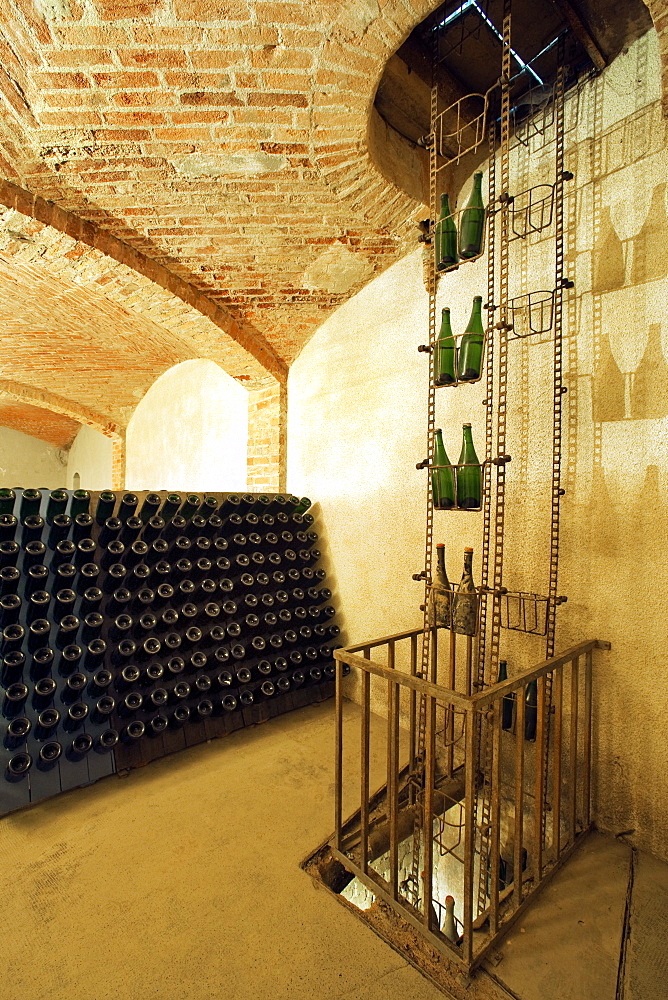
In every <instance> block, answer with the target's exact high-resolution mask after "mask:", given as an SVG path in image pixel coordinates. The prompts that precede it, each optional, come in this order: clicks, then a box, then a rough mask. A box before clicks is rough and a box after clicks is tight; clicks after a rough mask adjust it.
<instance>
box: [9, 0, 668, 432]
mask: <svg viewBox="0 0 668 1000" xmlns="http://www.w3.org/2000/svg"><path fill="white" fill-rule="evenodd" d="M437 6H438V4H437V3H435V2H433V0H284V2H271V0H219V2H215V0H0V18H1V30H0V177H4V179H5V180H4V181H2V180H0V201H2V203H3V204H4V205H5V206H7V207H8V209H9V210H8V211H6V212H5V213H4V214H3V215H2V216H0V320H1V321H2V328H3V337H2V342H1V343H0V372H1V374H0V392H2V391H3V379H4V380H6V381H13V382H14V383H18V384H19V386H27V387H33V388H34V389H35V390H43V391H44V392H45V393H47V394H51V395H52V396H53V398H54V399H56V400H59V401H61V403H63V405H62V406H60V411H61V413H62V414H63V417H64V419H65V420H72V419H74V420H76V419H77V414H76V406H79V407H81V408H82V412H85V414H88V415H89V416H90V415H91V414H92V415H93V416H94V417H95V419H99V421H100V422H101V423H104V422H106V421H108V422H111V423H113V424H114V425H115V426H123V424H125V423H126V422H127V418H128V416H129V413H130V412H131V410H132V408H133V406H134V405H136V403H137V401H138V399H139V398H141V396H142V395H143V393H144V392H145V391H146V390H147V388H148V387H149V385H150V384H151V382H152V381H153V380H154V379H155V378H156V377H157V376H158V375H159V374H160V373H161V372H163V371H164V370H165V369H166V368H168V367H169V366H170V365H172V364H175V363H177V362H178V361H182V360H186V359H188V358H193V357H208V358H213V359H215V360H217V361H219V363H220V364H222V365H223V367H224V368H225V369H226V370H227V371H228V372H229V373H230V374H231V375H232V376H234V377H237V378H240V379H242V380H244V382H245V383H246V384H247V385H249V387H253V386H255V385H261V384H262V382H263V378H264V382H265V383H266V376H267V373H268V372H269V373H270V374H271V375H272V376H273V377H274V378H277V379H278V380H279V381H284V380H285V375H286V372H287V367H288V366H289V364H290V362H291V361H292V360H293V359H294V357H295V356H296V354H297V353H298V352H299V350H300V348H301V347H302V346H303V344H304V343H305V341H306V340H307V339H308V337H309V336H310V335H311V334H312V333H313V331H314V330H315V329H316V327H317V326H318V324H319V323H320V322H322V320H323V319H324V318H325V317H326V316H327V315H328V313H330V312H331V311H332V310H333V309H334V308H336V306H338V305H339V304H340V303H341V302H342V301H344V300H345V299H346V298H347V297H349V296H350V295H351V294H353V293H354V292H355V291H357V290H358V289H359V288H361V287H362V286H363V285H364V284H365V283H366V282H367V281H368V280H370V279H371V278H372V277H373V275H374V274H375V273H378V272H379V271H381V270H383V269H384V268H386V267H387V266H388V265H389V264H390V263H392V262H393V261H394V260H396V259H397V257H398V256H400V255H401V254H403V253H405V252H406V249H407V248H408V247H410V246H413V245H415V243H414V240H415V221H416V219H418V218H421V217H422V214H423V211H424V209H423V208H422V207H421V206H420V205H419V204H418V203H417V202H416V201H413V200H411V199H410V198H409V197H408V196H407V195H405V194H404V193H402V192H400V191H398V190H397V189H396V188H395V187H394V186H393V185H392V184H390V183H389V182H388V181H387V180H385V178H384V177H383V174H382V172H381V171H380V170H379V169H378V167H377V166H376V165H375V164H374V162H373V161H372V159H371V157H370V154H369V151H368V148H367V127H368V119H369V113H370V108H371V105H372V102H373V97H374V93H375V90H376V86H377V84H378V80H379V79H380V75H381V73H382V70H383V67H384V64H385V62H386V60H387V59H388V58H389V56H390V55H391V54H392V53H393V52H394V51H395V50H396V49H397V47H398V46H399V45H400V44H401V43H402V41H403V40H404V39H405V38H406V37H407V36H408V34H409V33H410V31H411V30H412V28H413V27H414V26H415V25H416V24H418V23H419V22H420V21H421V20H422V19H423V18H424V17H425V16H427V14H429V13H430V12H431V11H432V10H433V9H435V8H436V7H437ZM648 6H649V4H648ZM655 6H656V8H657V10H656V11H655V12H653V13H655V15H656V14H659V13H660V9H663V7H664V4H663V0H659V2H657V3H656V4H655ZM657 27H659V30H661V29H662V28H663V25H661V26H659V25H658V24H657ZM35 219H37V221H35ZM49 398H51V396H49ZM68 401H69V402H71V403H73V404H76V405H75V406H73V407H69V408H68V405H67V404H68ZM24 402H25V401H24ZM28 402H29V401H28ZM0 421H3V422H4V418H3V416H2V413H1V412H0ZM89 422H90V421H89ZM61 430H62V434H65V428H64V427H63V428H62V429H61ZM62 434H61V437H62ZM55 436H57V435H55ZM59 440H60V438H59Z"/></svg>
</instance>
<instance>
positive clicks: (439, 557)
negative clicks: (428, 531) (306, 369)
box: [436, 545, 445, 576]
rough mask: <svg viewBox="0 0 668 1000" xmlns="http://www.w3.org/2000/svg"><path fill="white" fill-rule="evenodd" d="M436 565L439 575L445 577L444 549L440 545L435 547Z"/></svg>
mask: <svg viewBox="0 0 668 1000" xmlns="http://www.w3.org/2000/svg"><path fill="white" fill-rule="evenodd" d="M436 564H437V566H438V568H439V570H440V571H441V573H442V574H443V575H444V576H445V547H444V546H442V545H438V546H437V547H436Z"/></svg>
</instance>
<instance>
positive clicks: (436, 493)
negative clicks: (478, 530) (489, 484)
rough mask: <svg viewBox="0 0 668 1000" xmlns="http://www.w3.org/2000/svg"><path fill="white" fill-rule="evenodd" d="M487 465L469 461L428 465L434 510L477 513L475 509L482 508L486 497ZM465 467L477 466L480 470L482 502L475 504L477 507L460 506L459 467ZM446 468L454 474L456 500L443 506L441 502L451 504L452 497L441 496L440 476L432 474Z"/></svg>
mask: <svg viewBox="0 0 668 1000" xmlns="http://www.w3.org/2000/svg"><path fill="white" fill-rule="evenodd" d="M485 465H486V463H485V462H468V463H461V464H458V465H431V464H430V465H429V466H428V468H429V475H430V477H431V483H432V496H433V504H434V510H438V511H445V512H447V513H451V514H452V513H455V512H459V513H461V514H470V513H475V511H479V510H482V502H483V498H484V495H485V478H484V476H483V469H484V467H485ZM463 468H468V469H471V468H475V469H479V470H480V503H479V504H478V505H477V506H475V507H460V506H459V498H458V496H457V469H463ZM444 469H450V471H451V474H452V479H453V487H454V489H453V495H454V498H455V502H454V504H453V505H450V506H441V503H444V502H447V503H448V504H450V497H442V496H441V490H440V488H439V486H440V484H439V480H438V476H436V477H434V476H432V473H433V472H439V471H442V470H444Z"/></svg>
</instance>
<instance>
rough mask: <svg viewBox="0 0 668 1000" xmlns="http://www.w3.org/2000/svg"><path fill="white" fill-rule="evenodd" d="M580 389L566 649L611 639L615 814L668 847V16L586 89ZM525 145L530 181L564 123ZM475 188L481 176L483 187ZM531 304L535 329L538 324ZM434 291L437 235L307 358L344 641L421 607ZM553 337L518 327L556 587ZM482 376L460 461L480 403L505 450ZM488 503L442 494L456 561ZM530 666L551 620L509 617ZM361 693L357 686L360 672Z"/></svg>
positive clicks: (536, 255)
mask: <svg viewBox="0 0 668 1000" xmlns="http://www.w3.org/2000/svg"><path fill="white" fill-rule="evenodd" d="M566 120H567V135H566V167H567V168H568V169H569V170H572V171H573V173H574V174H575V179H574V180H573V181H571V182H569V183H568V185H567V188H566V190H567V199H566V222H567V233H566V241H565V260H566V272H567V274H568V275H569V276H570V277H571V278H573V280H574V281H575V287H574V289H573V290H572V291H570V292H568V293H566V296H565V299H564V355H563V365H564V380H565V384H566V385H567V387H568V393H567V394H566V397H565V401H564V424H563V450H562V486H563V487H564V488H565V490H566V494H565V497H564V500H563V503H562V519H561V528H562V532H561V548H560V568H559V591H560V593H562V594H565V595H567V597H568V602H567V603H566V604H565V605H564V606H563V607H562V608H561V610H560V612H559V616H558V626H557V651H559V650H562V649H565V648H566V647H567V646H569V645H571V644H572V643H575V642H578V641H580V640H584V639H589V638H600V639H606V640H609V641H610V642H611V643H612V651H611V652H610V653H599V654H598V655H597V657H596V659H595V674H594V746H595V761H594V768H595V774H594V805H595V817H596V820H597V822H598V823H599V825H600V826H602V827H604V828H609V829H613V830H615V831H620V830H630V829H633V830H634V831H635V837H636V840H637V842H638V843H639V844H640V845H642V846H644V847H648V848H649V849H650V850H652V851H654V852H655V853H657V854H659V855H661V856H663V857H667V856H668V839H667V838H666V836H665V830H666V828H667V826H668V785H667V784H666V781H665V774H666V773H667V772H668V739H667V736H666V726H665V704H666V702H667V700H668V655H667V653H666V643H665V600H666V594H667V592H668V559H667V557H666V551H665V539H666V537H667V536H668V503H667V490H668V449H667V447H666V445H667V443H668V362H667V360H666V358H667V357H668V343H667V341H668V322H667V321H666V304H667V302H668V217H667V215H666V183H665V178H666V176H667V170H666V167H667V166H668V153H667V146H668V142H667V134H666V122H665V120H664V119H663V117H662V114H661V106H660V63H659V55H658V46H657V37H656V35H655V33H654V32H650V33H648V34H647V35H646V36H644V38H641V39H640V40H639V41H638V42H636V43H634V44H633V45H632V46H631V47H630V49H629V50H628V52H626V53H624V54H623V55H621V56H620V57H618V59H617V60H616V61H615V62H614V63H613V64H612V66H610V67H609V68H608V69H607V70H606V71H605V72H604V73H603V74H602V75H601V76H600V77H598V78H597V79H596V80H593V81H591V82H589V83H587V84H585V85H584V86H583V87H581V88H580V89H579V91H578V92H577V93H573V94H572V95H571V96H570V97H569V100H568V103H567V114H566ZM549 139H550V131H549V129H548V132H547V136H546V138H544V137H541V136H535V137H534V138H533V139H532V140H531V142H530V144H529V146H528V147H524V146H522V145H521V144H520V145H518V146H516V148H515V149H514V151H513V153H512V157H511V190H513V191H515V192H521V191H522V190H523V189H525V188H528V187H530V186H532V185H535V184H537V183H543V182H551V180H553V178H554V143H553V142H550V141H548V140H549ZM467 196H468V185H465V187H464V192H463V201H465V200H466V197H467ZM553 237H554V234H553V231H552V230H551V229H548V230H547V231H546V232H543V233H538V234H535V235H532V236H529V237H528V238H527V239H525V240H517V241H516V242H514V243H513V244H512V251H511V276H510V295H511V296H518V295H521V294H524V293H527V292H529V291H533V290H538V289H551V288H552V287H553V284H554V270H553V268H554V239H553ZM475 294H481V295H483V296H484V298H483V301H486V260H485V258H482V259H481V260H480V261H477V262H473V263H470V264H466V265H465V266H463V267H461V268H460V269H459V270H458V271H456V272H454V273H453V274H452V275H449V276H448V277H447V278H445V279H443V280H442V281H441V282H440V283H439V292H438V308H439V310H440V308H441V307H442V306H445V305H449V306H450V307H451V309H452V318H453V327H454V328H455V331H456V332H457V331H459V332H461V331H463V329H464V328H465V325H466V321H467V319H468V315H469V312H470V308H471V299H472V297H473V296H474V295H475ZM519 328H520V327H519V325H518V329H519ZM427 339H428V299H427V294H426V291H425V287H424V283H423V273H422V259H421V251H419V250H416V251H415V252H413V253H412V254H410V255H409V256H407V257H406V258H405V259H403V260H401V261H400V262H398V263H397V264H395V265H393V266H392V267H391V268H390V269H389V270H388V271H386V272H385V273H384V274H383V275H381V276H380V277H379V278H377V279H376V280H375V281H373V282H372V283H371V284H370V285H368V286H367V287H366V288H365V289H364V290H363V291H362V292H360V293H359V294H358V295H356V296H355V297H354V298H353V299H351V300H350V301H348V302H347V303H345V304H344V305H343V306H342V307H341V308H340V309H339V310H338V311H337V312H336V313H335V314H334V315H333V316H331V317H330V318H329V319H328V320H327V321H326V322H325V323H324V324H323V325H322V326H321V327H320V328H319V330H318V331H317V333H316V335H315V336H314V337H313V338H312V339H311V341H310V342H309V343H308V344H307V345H306V347H305V348H304V349H303V351H302V352H301V354H300V355H299V357H298V358H297V360H296V361H295V363H294V365H293V366H292V368H291V372H290V381H289V411H288V413H289V418H288V419H289V425H288V441H289V450H288V488H289V489H290V490H291V491H292V492H294V493H296V494H299V495H301V494H306V495H308V496H311V497H313V498H316V499H317V500H318V501H319V502H320V505H321V508H322V514H323V522H324V524H325V525H326V529H327V536H328V537H327V546H328V557H329V559H330V560H331V563H332V565H333V567H334V570H335V573H336V579H337V583H338V590H339V594H338V596H339V599H340V604H341V607H342V609H343V612H344V617H345V625H346V631H345V633H344V641H348V642H350V643H353V642H355V643H359V642H361V641H363V640H364V639H367V638H369V639H371V638H374V637H378V636H381V635H384V634H388V633H391V632H397V631H400V630H403V629H407V628H411V627H413V626H415V625H418V624H420V623H421V620H422V614H421V612H420V611H419V607H418V606H419V604H420V603H421V601H422V599H423V588H422V585H421V584H418V583H415V582H414V581H412V579H411V574H412V573H414V572H416V571H419V570H420V569H421V568H422V565H423V558H424V556H423V547H424V508H425V494H426V490H427V473H426V472H424V471H420V472H418V471H416V469H415V463H416V462H419V461H420V460H421V459H423V458H424V457H425V449H426V433H425V428H426V416H427V410H426V399H427V380H428V372H427V356H426V355H425V354H420V353H418V352H417V346H418V345H419V344H422V343H424V342H425V341H426V340H427ZM552 352H553V348H552V344H551V343H550V339H549V337H548V336H540V335H539V336H532V337H529V338H527V339H525V340H518V339H515V340H513V341H512V342H511V343H510V344H509V375H508V384H509V397H508V446H507V449H506V450H507V452H508V453H509V454H511V455H512V462H511V463H510V465H509V466H508V473H507V475H508V479H507V483H508V486H507V505H506V536H505V538H506V545H505V563H504V584H505V585H506V586H507V587H509V588H511V589H525V590H531V591H536V592H538V593H546V592H547V586H548V569H549V564H548V558H549V539H550V534H549V528H550V522H549V497H550V486H551V447H552V427H551V420H552V385H551V366H552ZM483 394H484V388H483V383H479V384H478V385H475V386H469V387H463V388H458V389H455V390H448V389H445V390H439V391H438V392H437V404H436V405H437V411H436V426H442V427H443V429H444V438H445V444H446V449H447V450H448V453H449V455H450V459H451V461H456V460H457V458H458V455H459V449H460V442H461V424H462V422H464V421H470V422H471V423H472V424H473V434H474V441H476V443H477V444H478V454H479V456H480V457H481V458H482V457H484V409H483V407H482V406H481V402H482V399H483ZM481 532H482V527H481V515H479V514H477V515H476V514H450V515H448V514H447V513H445V512H437V513H436V515H435V541H444V542H445V543H446V553H447V565H448V570H449V574H450V577H451V579H453V580H454V581H456V580H457V579H458V578H459V575H460V573H461V562H462V549H463V548H464V546H465V545H472V546H473V547H474V549H475V559H474V571H475V572H476V574H477V575H478V577H479V572H480V544H481ZM502 641H503V647H502V655H504V656H505V657H507V659H508V661H509V672H510V673H511V674H512V672H513V671H516V670H518V669H520V668H522V667H524V666H528V665H529V664H530V663H532V662H539V661H540V660H541V659H543V656H544V639H537V638H535V637H528V636H522V635H519V634H518V633H513V632H505V631H504V632H503V633H502ZM350 690H351V693H352V695H353V696H355V695H356V688H355V682H354V680H353V681H351V688H350Z"/></svg>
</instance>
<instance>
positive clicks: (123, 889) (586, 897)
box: [0, 701, 668, 1000]
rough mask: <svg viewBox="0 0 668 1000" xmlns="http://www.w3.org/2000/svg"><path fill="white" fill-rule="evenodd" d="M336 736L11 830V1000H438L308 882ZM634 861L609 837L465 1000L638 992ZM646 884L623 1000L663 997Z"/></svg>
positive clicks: (149, 770) (0, 967) (213, 758)
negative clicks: (621, 969)
mask: <svg viewBox="0 0 668 1000" xmlns="http://www.w3.org/2000/svg"><path fill="white" fill-rule="evenodd" d="M345 712H346V725H351V726H352V725H353V724H356V720H357V719H358V708H357V706H355V705H353V704H351V703H348V702H346V704H345ZM373 721H374V728H373V729H372V763H373V767H374V768H375V770H376V774H375V777H376V778H377V779H378V780H377V781H376V783H377V784H378V783H380V780H381V776H382V773H383V771H384V768H385V763H386V757H385V748H384V742H383V735H384V731H385V724H384V723H383V722H382V721H381V720H380V719H374V720H373ZM332 723H333V703H332V702H331V701H330V702H327V703H325V704H323V705H318V706H311V707H309V708H306V709H302V710H301V711H299V712H294V713H291V714H289V715H286V716H283V717H280V718H277V719H274V720H272V721H271V722H270V723H267V724H266V725H263V726H259V727H254V728H251V729H248V730H242V731H240V732H238V733H234V734H233V735H232V736H230V737H227V738H225V739H222V740H216V741H214V742H212V743H209V744H203V745H200V746H197V747H193V748H191V749H189V750H185V751H182V752H180V753H179V754H176V755H174V756H172V757H169V758H164V759H162V760H159V761H156V762H154V763H153V764H151V765H149V766H148V767H145V768H142V769H139V770H136V771H133V772H131V773H130V774H129V775H128V776H127V777H126V778H124V779H121V778H109V779H105V780H103V781H102V782H99V783H98V784H97V785H95V786H92V787H89V788H85V789H81V790H77V791H73V792H68V793H66V794H64V795H61V796H58V797H57V798H54V799H52V800H50V801H46V802H43V803H40V804H38V805H37V806H35V807H33V808H32V809H29V810H25V811H24V812H21V813H17V814H15V815H12V816H8V817H5V818H4V819H3V820H1V821H0V857H1V858H2V866H3V870H4V872H5V876H4V881H5V891H4V899H5V904H4V907H3V909H2V911H1V913H0V939H1V940H2V943H3V946H2V960H1V964H0V1000H15V998H18V997H20V998H21V1000H43V998H44V997H47V996H48V997H49V1000H112V998H113V1000H117V998H123V1000H134V998H138V997H142V998H152V997H155V998H156V1000H219V998H220V1000H223V998H225V1000H251V998H252V1000H264V998H265V997H266V998H267V1000H269V998H271V1000H302V998H304V1000H306V998H309V1000H325V998H328V1000H329V998H333V1000H336V998H347V1000H439V998H440V997H442V995H443V994H441V993H440V992H439V991H438V990H437V989H436V987H434V986H433V985H432V984H431V983H430V982H429V981H427V980H426V979H424V978H423V977H422V976H421V975H420V974H419V973H418V972H416V971H415V970H414V969H413V968H412V967H411V966H410V965H407V963H406V962H405V961H404V960H403V959H402V958H401V957H400V956H399V955H398V954H397V953H396V952H394V951H393V950H392V949H391V948H390V947H388V946H387V945H386V944H385V943H384V942H383V941H382V940H381V939H380V938H378V937H376V935H375V934H374V933H373V932H372V931H371V930H370V929H369V928H367V927H366V926H365V925H364V923H363V922H362V921H361V920H360V919H358V918H357V917H355V916H354V915H353V914H351V913H350V912H348V911H347V910H346V909H345V908H344V907H343V906H342V905H340V904H338V903H337V902H336V901H335V900H334V899H333V898H332V896H331V894H330V893H329V891H328V890H326V889H324V888H319V887H316V885H315V884H314V883H313V882H312V880H311V879H310V878H309V876H308V875H307V874H306V873H305V872H304V871H302V870H301V868H300V867H299V863H300V861H301V860H302V859H303V858H304V857H305V856H306V855H307V854H308V853H310V852H311V851H312V850H313V848H314V847H315V846H316V845H317V844H318V843H320V842H321V841H323V840H324V839H325V838H326V837H327V836H328V835H329V833H330V832H331V828H332V814H333V805H332V796H333V785H332V760H333V745H332V741H333V724H332ZM374 734H375V736H376V737H377V738H373V737H374ZM354 762H355V761H354V757H353V756H351V758H350V759H349V760H348V761H347V764H349V766H350V767H354ZM373 777H374V775H372V779H373ZM630 854H631V852H630V848H629V847H628V846H627V845H626V844H624V843H622V842H620V841H615V840H614V838H610V837H607V838H606V837H603V836H600V835H595V836H594V837H592V838H590V839H589V841H588V842H587V843H586V844H585V845H583V847H582V849H581V852H578V855H576V856H575V857H574V859H573V860H572V862H571V864H570V865H568V866H566V868H565V869H564V870H563V871H562V872H561V873H559V875H558V876H557V879H567V880H568V881H567V882H566V884H565V889H564V891H563V892H559V891H558V889H557V890H555V891H553V890H552V888H550V889H549V890H546V891H545V894H544V896H543V899H542V900H541V901H540V902H539V903H537V905H536V908H535V909H534V910H532V911H530V912H528V913H527V915H526V919H525V920H524V921H523V923H522V924H521V926H520V927H519V928H517V929H516V930H515V931H514V932H513V934H512V936H511V940H510V942H508V943H506V944H505V945H504V946H503V948H502V949H501V958H500V961H499V962H498V964H497V965H495V966H493V965H490V966H489V970H488V971H486V970H483V971H481V972H480V973H479V974H478V976H476V978H475V979H474V980H473V981H472V983H471V985H470V986H469V988H468V990H467V991H466V996H467V997H469V998H470V1000H477V998H478V996H483V995H484V996H485V997H494V998H496V997H498V998H504V997H508V996H511V997H515V998H520V1000H534V998H536V1000H538V998H539V997H540V1000H552V998H553V997H554V998H555V1000H556V998H557V997H558V998H559V1000H570V998H571V997H572V998H573V1000H575V998H577V1000H580V998H585V997H587V998H592V1000H599V998H600V1000H608V997H609V998H610V1000H614V998H615V997H616V996H617V997H619V996H620V995H621V994H619V993H617V992H616V980H617V967H618V962H619V953H620V944H621V937H622V933H621V932H622V925H623V917H624V910H625V905H626V896H627V883H628V870H629V860H630ZM578 864H579V865H580V869H578V868H577V867H576V866H577V865H578ZM569 873H570V874H569ZM634 876H635V877H634V892H633V896H632V897H631V921H630V927H631V935H630V937H629V941H628V947H627V949H626V976H625V983H626V990H625V992H624V993H623V997H624V1000H650V998H651V1000H659V998H664V997H666V996H668V993H666V984H667V983H668V976H667V975H666V968H665V963H666V960H667V959H666V955H665V950H664V949H663V946H662V943H663V941H664V940H665V930H666V917H667V916H668V914H667V912H666V909H667V907H666V900H667V899H668V894H667V893H666V890H668V866H667V865H662V864H661V863H660V862H657V861H656V859H653V858H649V857H648V856H646V855H642V854H637V855H636V861H635V866H634ZM554 886H555V887H557V886H558V883H557V881H556V880H555V883H554ZM660 887H661V888H662V889H663V894H661V892H660V891H659V888H660ZM539 907H542V910H541V909H539ZM522 928H524V933H523V932H522ZM534 932H536V933H537V934H542V937H538V938H536V937H534ZM541 942H542V943H541ZM662 966H663V968H662ZM491 977H496V979H497V980H498V982H495V981H494V980H493V979H492V978H491ZM477 984H478V985H477ZM483 985H484V990H482V987H483ZM480 990H482V992H480Z"/></svg>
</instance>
